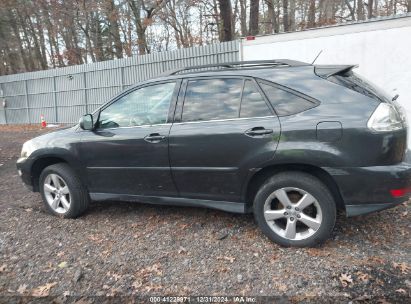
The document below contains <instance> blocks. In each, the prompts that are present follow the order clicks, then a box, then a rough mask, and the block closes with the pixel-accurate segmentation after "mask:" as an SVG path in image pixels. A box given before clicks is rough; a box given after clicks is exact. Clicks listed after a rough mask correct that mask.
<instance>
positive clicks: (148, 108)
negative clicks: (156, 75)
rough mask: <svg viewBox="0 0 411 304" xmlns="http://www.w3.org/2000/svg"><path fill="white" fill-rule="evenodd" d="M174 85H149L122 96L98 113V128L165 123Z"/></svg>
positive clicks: (170, 83)
mask: <svg viewBox="0 0 411 304" xmlns="http://www.w3.org/2000/svg"><path fill="white" fill-rule="evenodd" d="M175 85H176V84H175V82H169V83H161V84H155V85H150V86H147V87H143V88H140V89H137V90H135V91H132V92H130V93H128V94H127V95H124V96H122V97H121V98H120V99H118V100H117V101H116V102H114V103H113V104H111V105H109V106H108V107H107V108H105V109H104V110H103V111H102V112H101V113H100V118H99V122H98V128H102V129H107V128H118V127H133V126H141V125H155V124H162V123H166V122H167V117H168V111H169V108H170V102H171V99H172V96H173V92H174V88H175Z"/></svg>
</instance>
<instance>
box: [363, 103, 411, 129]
mask: <svg viewBox="0 0 411 304" xmlns="http://www.w3.org/2000/svg"><path fill="white" fill-rule="evenodd" d="M404 123H405V122H404V121H403V119H402V117H401V115H400V114H399V113H398V111H397V109H396V108H395V107H394V106H393V105H392V104H389V103H385V102H381V103H380V104H379V105H378V107H377V109H375V111H374V113H372V115H371V117H370V119H369V120H368V123H367V127H368V128H369V129H371V130H373V131H375V132H390V131H396V130H401V129H403V128H404Z"/></svg>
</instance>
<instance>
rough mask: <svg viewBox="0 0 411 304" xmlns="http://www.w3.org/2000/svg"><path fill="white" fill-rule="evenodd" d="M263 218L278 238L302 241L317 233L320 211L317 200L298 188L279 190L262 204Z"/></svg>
mask: <svg viewBox="0 0 411 304" xmlns="http://www.w3.org/2000/svg"><path fill="white" fill-rule="evenodd" d="M264 218H265V221H266V222H267V224H268V226H269V227H270V228H271V230H273V231H274V232H275V233H276V234H278V235H279V236H281V237H283V238H286V239H289V240H304V239H307V238H309V237H311V236H312V235H313V234H315V233H316V232H317V230H318V229H319V228H320V226H321V222H322V211H321V207H320V204H319V203H318V201H317V199H316V198H315V197H314V196H313V195H311V194H310V193H308V192H307V191H305V190H303V189H299V188H293V187H287V188H280V189H278V190H276V191H274V192H273V193H271V194H270V195H269V196H268V198H267V199H266V201H265V203H264Z"/></svg>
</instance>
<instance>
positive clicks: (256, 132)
mask: <svg viewBox="0 0 411 304" xmlns="http://www.w3.org/2000/svg"><path fill="white" fill-rule="evenodd" d="M273 132H274V131H273V130H272V129H266V128H264V127H255V128H251V129H248V130H247V131H245V132H244V134H245V135H247V136H250V137H256V136H264V135H268V134H272V133H273Z"/></svg>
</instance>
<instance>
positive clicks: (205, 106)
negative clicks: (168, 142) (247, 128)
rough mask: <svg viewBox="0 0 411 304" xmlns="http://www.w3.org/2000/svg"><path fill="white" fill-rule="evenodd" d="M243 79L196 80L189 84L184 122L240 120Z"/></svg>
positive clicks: (185, 101) (183, 116)
mask: <svg viewBox="0 0 411 304" xmlns="http://www.w3.org/2000/svg"><path fill="white" fill-rule="evenodd" d="M242 86H243V80H242V79H237V78H233V79H229V78H220V79H218V78H217V79H196V80H190V81H188V83H187V89H186V94H185V99H184V106H183V115H182V121H183V122H187V121H205V120H216V119H229V118H238V113H239V109H240V98H241V90H242Z"/></svg>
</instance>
